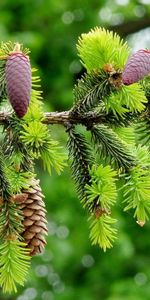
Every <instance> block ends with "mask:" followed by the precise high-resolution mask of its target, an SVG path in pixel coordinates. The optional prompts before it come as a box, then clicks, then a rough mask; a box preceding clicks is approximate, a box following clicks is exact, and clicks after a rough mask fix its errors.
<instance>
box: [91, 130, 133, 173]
mask: <svg viewBox="0 0 150 300" xmlns="http://www.w3.org/2000/svg"><path fill="white" fill-rule="evenodd" d="M91 134H92V140H93V142H94V145H95V146H96V149H97V152H98V154H99V155H100V157H102V158H103V159H104V160H105V161H106V162H107V163H112V165H114V164H115V166H116V167H117V168H122V169H125V170H126V169H129V168H131V167H133V166H134V165H135V158H134V156H133V155H132V154H131V152H130V151H129V150H128V148H127V146H126V145H125V144H124V143H123V142H122V141H121V140H120V139H119V137H117V135H116V134H115V133H114V132H113V131H112V130H111V129H110V128H108V127H106V126H104V125H99V126H96V125H95V126H93V127H92V128H91Z"/></svg>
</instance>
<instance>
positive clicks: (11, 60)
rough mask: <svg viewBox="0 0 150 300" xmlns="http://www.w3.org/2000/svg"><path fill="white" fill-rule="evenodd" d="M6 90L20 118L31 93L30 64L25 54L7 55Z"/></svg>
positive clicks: (26, 107) (26, 108)
mask: <svg viewBox="0 0 150 300" xmlns="http://www.w3.org/2000/svg"><path fill="white" fill-rule="evenodd" d="M5 74H6V90H7V94H8V98H9V101H10V103H11V105H12V107H13V109H14V111H15V113H16V115H17V116H18V117H19V118H22V117H23V116H24V115H25V114H26V112H27V110H28V106H29V101H30V95H31V66H30V61H29V58H28V56H27V55H25V54H23V53H22V52H12V53H11V54H10V55H8V57H7V62H6V68H5Z"/></svg>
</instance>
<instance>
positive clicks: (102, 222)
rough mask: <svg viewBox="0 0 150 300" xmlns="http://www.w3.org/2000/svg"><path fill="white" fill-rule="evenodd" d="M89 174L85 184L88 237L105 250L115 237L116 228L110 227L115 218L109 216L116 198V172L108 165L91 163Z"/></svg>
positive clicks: (110, 245) (109, 246)
mask: <svg viewBox="0 0 150 300" xmlns="http://www.w3.org/2000/svg"><path fill="white" fill-rule="evenodd" d="M90 176H91V180H90V183H89V184H87V185H86V196H87V203H86V205H87V206H88V207H90V208H91V211H92V217H91V218H90V221H91V224H90V229H91V231H90V238H91V240H92V244H98V245H99V246H100V247H101V248H103V249H104V251H105V250H106V249H107V248H111V247H112V242H113V241H114V240H115V239H116V237H117V236H116V234H117V230H116V229H115V228H113V227H112V224H114V223H115V222H116V220H115V219H113V218H112V217H111V208H112V206H113V205H114V204H115V203H116V199H117V188H116V179H117V172H116V171H114V170H112V169H111V168H110V166H109V165H108V166H105V167H103V165H100V166H98V167H97V166H95V165H93V166H92V169H91V170H90Z"/></svg>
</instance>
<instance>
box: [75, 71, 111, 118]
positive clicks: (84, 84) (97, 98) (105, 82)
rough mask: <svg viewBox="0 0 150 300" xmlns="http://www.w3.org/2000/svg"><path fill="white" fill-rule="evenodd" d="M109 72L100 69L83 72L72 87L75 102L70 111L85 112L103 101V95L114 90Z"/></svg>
mask: <svg viewBox="0 0 150 300" xmlns="http://www.w3.org/2000/svg"><path fill="white" fill-rule="evenodd" d="M110 79H111V77H110V75H109V73H107V72H105V71H103V70H101V71H99V72H98V71H97V72H92V73H91V74H85V75H84V76H82V78H81V79H80V80H78V84H77V85H76V86H75V89H74V99H75V104H74V106H73V109H72V113H74V114H78V113H79V114H81V113H83V112H84V113H86V112H89V111H90V110H92V109H93V108H94V107H96V106H97V105H98V104H100V103H101V102H102V101H104V98H105V97H108V95H110V94H111V92H113V91H115V88H114V86H113V85H112V84H111V80H110Z"/></svg>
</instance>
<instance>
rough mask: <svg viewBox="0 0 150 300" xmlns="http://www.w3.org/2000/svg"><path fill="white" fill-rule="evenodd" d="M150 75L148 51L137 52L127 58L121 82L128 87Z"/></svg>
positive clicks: (149, 55) (149, 54)
mask: <svg viewBox="0 0 150 300" xmlns="http://www.w3.org/2000/svg"><path fill="white" fill-rule="evenodd" d="M149 73H150V51H148V50H144V49H141V50H138V51H137V52H136V53H134V54H133V55H131V56H130V57H129V58H128V61H127V63H126V65H125V68H124V70H123V73H122V82H123V84H125V85H130V84H132V83H134V82H137V81H139V80H141V79H143V78H144V77H145V76H146V75H148V74H149Z"/></svg>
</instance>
